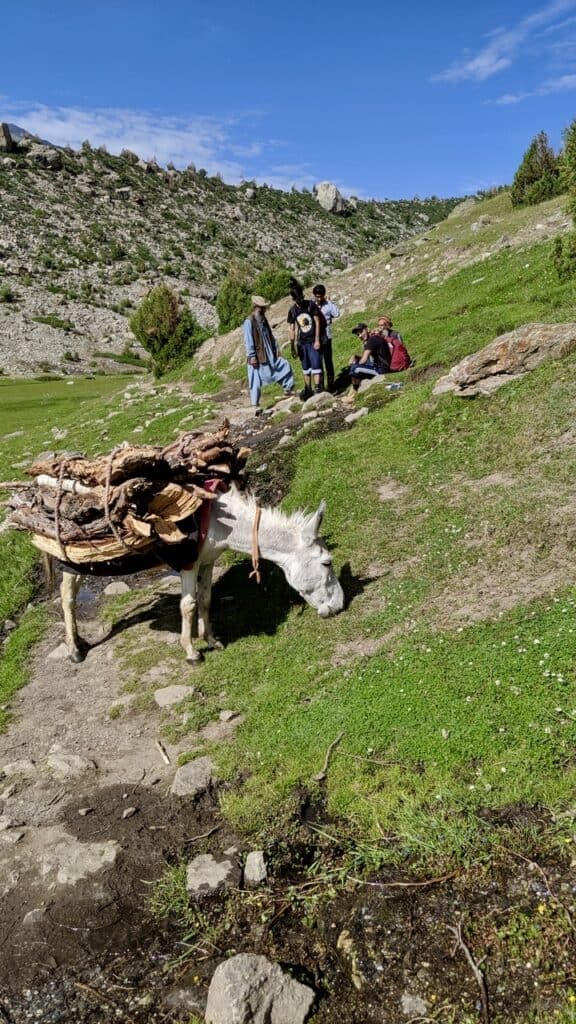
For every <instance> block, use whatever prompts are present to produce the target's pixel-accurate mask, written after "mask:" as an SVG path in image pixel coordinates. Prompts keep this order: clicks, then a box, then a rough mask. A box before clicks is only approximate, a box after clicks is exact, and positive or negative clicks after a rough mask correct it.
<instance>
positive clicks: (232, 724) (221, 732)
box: [199, 715, 244, 743]
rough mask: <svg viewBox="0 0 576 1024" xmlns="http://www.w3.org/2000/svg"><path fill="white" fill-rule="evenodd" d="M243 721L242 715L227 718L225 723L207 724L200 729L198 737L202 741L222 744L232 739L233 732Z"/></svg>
mask: <svg viewBox="0 0 576 1024" xmlns="http://www.w3.org/2000/svg"><path fill="white" fill-rule="evenodd" d="M243 721H244V716H243V715H234V717H233V718H229V719H227V720H226V721H224V720H220V721H218V722H208V724H207V725H205V726H203V727H202V729H200V733H199V735H200V736H201V738H202V739H203V740H208V742H210V743H223V742H225V741H226V740H229V739H231V738H232V736H233V735H234V730H235V729H236V727H237V726H238V725H240V723H241V722H243Z"/></svg>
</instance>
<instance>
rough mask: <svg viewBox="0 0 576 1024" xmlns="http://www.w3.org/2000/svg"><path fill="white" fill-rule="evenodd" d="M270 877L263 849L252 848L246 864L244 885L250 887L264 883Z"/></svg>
mask: <svg viewBox="0 0 576 1024" xmlns="http://www.w3.org/2000/svg"><path fill="white" fill-rule="evenodd" d="M267 878H268V872H267V870H266V862H265V860H264V853H263V852H262V850H252V851H251V852H250V853H249V854H248V856H247V857H246V863H245V865H244V885H246V886H248V888H249V889H252V888H255V887H256V886H258V885H263V884H264V882H265V881H266V879H267Z"/></svg>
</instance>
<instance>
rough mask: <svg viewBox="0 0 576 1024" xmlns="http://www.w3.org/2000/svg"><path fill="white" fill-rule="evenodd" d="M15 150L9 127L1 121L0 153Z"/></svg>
mask: <svg viewBox="0 0 576 1024" xmlns="http://www.w3.org/2000/svg"><path fill="white" fill-rule="evenodd" d="M15 149H16V143H15V141H14V139H13V138H12V132H11V131H10V125H8V124H6V123H5V121H2V123H1V124H0V153H12V152H13V151H14V150H15Z"/></svg>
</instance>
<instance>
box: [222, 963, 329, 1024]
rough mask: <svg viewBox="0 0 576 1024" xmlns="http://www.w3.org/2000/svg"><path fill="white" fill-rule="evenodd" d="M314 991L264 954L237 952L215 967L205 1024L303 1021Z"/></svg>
mask: <svg viewBox="0 0 576 1024" xmlns="http://www.w3.org/2000/svg"><path fill="white" fill-rule="evenodd" d="M314 998H315V996H314V992H313V990H312V989H311V988H309V987H308V986H307V985H302V984H300V982H299V981H295V980H294V978H291V977H290V975H289V974H285V973H284V971H283V970H282V969H281V968H280V967H279V966H278V964H274V963H271V961H270V960H267V959H266V957H264V956H256V955H254V954H252V953H239V954H238V955H237V956H233V957H231V958H230V959H229V960H225V961H224V963H221V964H219V966H218V967H217V968H216V970H215V972H214V975H213V977H212V981H211V982H210V988H209V990H208V1003H207V1005H206V1018H205V1019H206V1024H247V1022H248V1021H249V1022H250V1024H304V1021H305V1019H306V1017H307V1015H308V1013H309V1011H310V1008H311V1006H312V1003H313V1002H314Z"/></svg>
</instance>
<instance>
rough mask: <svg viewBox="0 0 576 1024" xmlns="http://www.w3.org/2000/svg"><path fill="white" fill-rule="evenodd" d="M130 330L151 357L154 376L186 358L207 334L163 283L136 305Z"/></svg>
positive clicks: (172, 368) (180, 363)
mask: <svg viewBox="0 0 576 1024" xmlns="http://www.w3.org/2000/svg"><path fill="white" fill-rule="evenodd" d="M130 328H131V330H132V333H133V334H134V336H135V338H136V339H137V340H138V341H139V342H140V344H141V345H142V347H143V348H145V349H146V351H147V352H149V353H150V355H151V356H152V362H153V367H154V373H155V374H156V376H157V377H161V376H162V374H164V373H167V371H168V370H174V369H176V368H177V367H178V366H181V365H182V363H184V362H185V361H186V360H187V359H190V358H191V356H193V355H194V353H195V351H196V349H197V348H198V347H199V345H201V344H202V342H203V341H205V340H206V338H207V337H208V336H209V333H210V332H209V331H207V330H206V329H205V328H203V327H200V325H199V323H198V322H197V321H196V320H195V319H194V317H193V316H192V313H191V312H190V310H189V309H188V307H187V306H184V305H183V303H182V302H181V301H180V299H179V298H178V296H177V294H176V292H174V291H172V289H171V288H168V286H167V285H165V284H161V285H158V287H156V288H153V289H152V291H151V292H150V293H149V294H148V295H147V296H146V298H145V299H144V300H143V301H142V302H141V303H140V305H139V307H138V309H137V310H136V312H135V313H134V314H133V315H132V316H131V317H130Z"/></svg>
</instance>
